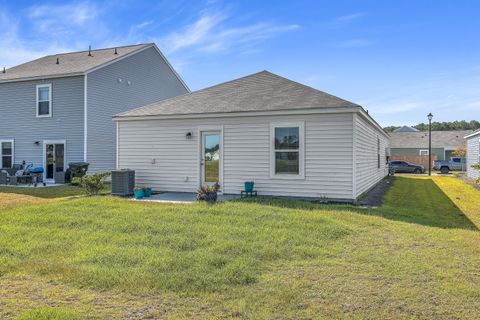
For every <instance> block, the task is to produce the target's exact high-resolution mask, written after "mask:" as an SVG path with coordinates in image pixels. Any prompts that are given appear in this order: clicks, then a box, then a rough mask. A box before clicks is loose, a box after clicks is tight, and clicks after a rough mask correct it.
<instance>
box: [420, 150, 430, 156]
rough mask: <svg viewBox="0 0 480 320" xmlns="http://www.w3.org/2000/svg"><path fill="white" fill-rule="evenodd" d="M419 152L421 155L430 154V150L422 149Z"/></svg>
mask: <svg viewBox="0 0 480 320" xmlns="http://www.w3.org/2000/svg"><path fill="white" fill-rule="evenodd" d="M419 152H420V153H419V154H420V155H421V156H428V150H420V151H419Z"/></svg>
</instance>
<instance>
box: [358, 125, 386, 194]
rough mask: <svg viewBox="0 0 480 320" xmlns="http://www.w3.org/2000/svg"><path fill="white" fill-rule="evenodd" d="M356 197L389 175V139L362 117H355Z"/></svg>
mask: <svg viewBox="0 0 480 320" xmlns="http://www.w3.org/2000/svg"><path fill="white" fill-rule="evenodd" d="M354 120H355V134H354V136H353V140H354V146H355V158H354V162H355V166H356V168H355V181H356V183H355V184H356V190H355V197H356V198H357V197H359V196H360V195H362V194H363V193H364V192H366V191H368V190H369V189H371V188H372V187H373V186H375V184H377V183H378V182H379V181H380V180H382V179H383V178H384V177H385V176H386V175H387V174H388V166H387V165H386V154H385V151H386V148H388V144H389V139H388V138H387V137H386V136H385V135H384V134H382V133H381V131H380V130H379V129H377V128H376V127H374V126H372V125H371V124H370V123H368V122H367V120H365V119H364V118H363V117H362V116H361V115H355V116H354ZM377 139H380V168H378V156H377V155H378V153H377V152H378V149H377V141H378V140H377Z"/></svg>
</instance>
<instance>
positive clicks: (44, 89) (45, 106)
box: [36, 84, 52, 117]
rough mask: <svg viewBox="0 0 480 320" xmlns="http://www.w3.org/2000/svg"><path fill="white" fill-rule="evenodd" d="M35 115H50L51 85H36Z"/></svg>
mask: <svg viewBox="0 0 480 320" xmlns="http://www.w3.org/2000/svg"><path fill="white" fill-rule="evenodd" d="M36 108H37V117H51V116H52V85H51V84H41V85H38V86H37V107H36Z"/></svg>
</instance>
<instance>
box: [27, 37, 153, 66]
mask: <svg viewBox="0 0 480 320" xmlns="http://www.w3.org/2000/svg"><path fill="white" fill-rule="evenodd" d="M153 44H154V43H153V42H149V43H139V44H129V45H125V46H118V47H108V48H101V49H91V50H90V51H91V52H95V51H102V50H113V49H121V48H130V47H136V46H149V45H153ZM88 51H89V50H80V51H70V52H61V53H55V54H49V55H46V56H43V57H40V58H38V59H42V58H46V57H55V56H59V55H67V54H75V53H82V52H88ZM35 60H37V59H35ZM35 60H31V61H35ZM28 62H30V61H28Z"/></svg>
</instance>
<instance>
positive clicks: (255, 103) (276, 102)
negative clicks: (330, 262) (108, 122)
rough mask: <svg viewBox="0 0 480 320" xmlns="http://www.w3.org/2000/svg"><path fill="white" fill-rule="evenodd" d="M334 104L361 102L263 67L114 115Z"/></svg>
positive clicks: (191, 112) (202, 112)
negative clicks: (282, 75)
mask: <svg viewBox="0 0 480 320" xmlns="http://www.w3.org/2000/svg"><path fill="white" fill-rule="evenodd" d="M332 107H359V105H357V104H355V103H352V102H349V101H346V100H343V99H340V98H338V97H335V96H333V95H330V94H328V93H325V92H322V91H319V90H316V89H314V88H311V87H308V86H306V85H303V84H300V83H297V82H294V81H292V80H289V79H286V78H283V77H280V76H278V75H275V74H273V73H270V72H268V71H262V72H259V73H255V74H252V75H249V76H246V77H243V78H239V79H236V80H232V81H229V82H225V83H222V84H218V85H215V86H213V87H209V88H206V89H202V90H199V91H195V92H192V93H187V94H185V95H181V96H178V97H175V98H171V99H168V100H163V101H160V102H156V103H153V104H150V105H147V106H144V107H141V108H137V109H133V110H130V111H127V112H123V113H120V114H118V115H116V116H115V117H141V116H160V115H187V114H205V113H233V112H248V111H281V110H295V109H315V108H332Z"/></svg>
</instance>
